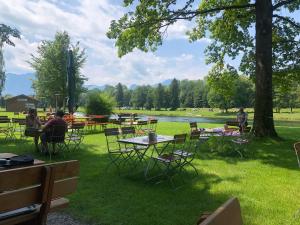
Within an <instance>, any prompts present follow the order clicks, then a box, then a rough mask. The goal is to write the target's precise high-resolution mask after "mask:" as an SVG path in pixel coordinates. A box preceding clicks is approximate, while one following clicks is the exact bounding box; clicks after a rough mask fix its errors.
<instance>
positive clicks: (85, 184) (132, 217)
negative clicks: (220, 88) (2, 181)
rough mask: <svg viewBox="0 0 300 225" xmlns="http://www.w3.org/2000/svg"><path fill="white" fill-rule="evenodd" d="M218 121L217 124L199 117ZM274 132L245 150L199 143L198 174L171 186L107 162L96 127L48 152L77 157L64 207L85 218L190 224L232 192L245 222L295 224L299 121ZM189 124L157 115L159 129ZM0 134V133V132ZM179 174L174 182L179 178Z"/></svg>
mask: <svg viewBox="0 0 300 225" xmlns="http://www.w3.org/2000/svg"><path fill="white" fill-rule="evenodd" d="M202 125H203V126H205V127H212V126H214V127H217V126H220V124H202ZM277 131H278V133H279V134H280V136H281V137H282V139H281V140H273V139H268V138H266V139H260V140H253V141H252V142H251V144H250V145H249V146H248V150H247V152H248V157H247V158H246V159H240V158H238V157H236V156H231V157H229V156H222V155H220V154H216V153H211V152H210V151H208V146H207V145H203V146H202V147H201V149H200V151H199V155H198V156H197V157H196V159H195V160H194V164H195V166H196V167H197V168H198V170H199V176H198V177H197V178H195V179H193V180H192V179H190V181H187V182H186V184H185V185H184V186H183V187H182V188H180V189H178V190H176V191H173V190H172V189H171V188H170V186H169V184H168V183H167V182H163V183H160V184H153V183H149V182H145V181H144V179H143V175H142V173H140V172H137V171H139V169H142V167H140V168H138V169H137V170H134V171H133V170H131V169H130V168H129V167H128V168H124V171H123V173H122V174H121V176H119V175H118V173H117V171H116V170H115V169H114V168H113V167H111V168H110V169H109V170H106V169H105V168H106V166H107V164H108V162H109V159H108V156H107V152H106V143H105V137H104V135H103V133H97V134H89V135H86V137H85V139H84V143H83V144H82V148H81V149H80V151H78V152H73V153H67V154H66V156H65V158H64V157H63V156H62V155H57V156H55V157H54V159H53V160H54V161H61V160H68V159H78V160H79V161H80V164H81V169H80V182H79V186H78V189H77V191H76V193H75V194H73V195H71V196H70V199H71V203H70V206H69V208H68V209H67V212H68V213H70V214H71V215H73V216H74V217H76V218H79V219H80V220H82V221H85V222H87V223H88V224H93V223H94V224H99V225H100V224H101V225H193V224H195V222H196V220H197V218H198V217H199V215H200V214H201V212H204V211H212V210H214V209H216V208H217V207H218V206H219V205H220V204H222V203H223V202H224V201H226V200H227V199H228V198H230V197H232V196H237V197H238V198H239V200H240V202H241V207H242V213H243V219H244V224H245V225H296V224H297V225H299V224H300V218H299V217H298V218H294V215H295V214H296V212H297V211H298V210H299V209H300V192H299V187H300V179H299V172H300V170H299V168H298V167H297V162H296V157H295V153H294V151H293V148H292V145H293V143H294V142H296V141H297V140H299V139H300V138H299V134H300V126H293V127H291V126H286V125H282V126H280V127H277ZM181 132H189V127H188V124H186V123H171V122H169V123H168V122H160V123H159V125H158V133H159V134H166V135H173V134H175V133H181ZM0 140H1V137H0ZM0 152H13V153H17V154H33V155H34V156H35V157H37V158H39V159H44V160H48V157H45V156H43V155H40V154H38V153H35V151H34V145H33V142H32V141H31V140H28V141H11V142H10V141H8V142H4V141H3V140H2V141H1V142H0ZM189 172H190V173H191V174H190V176H187V177H178V178H177V179H176V182H179V183H180V182H181V181H182V178H185V179H187V180H189V178H192V173H193V171H192V169H189Z"/></svg>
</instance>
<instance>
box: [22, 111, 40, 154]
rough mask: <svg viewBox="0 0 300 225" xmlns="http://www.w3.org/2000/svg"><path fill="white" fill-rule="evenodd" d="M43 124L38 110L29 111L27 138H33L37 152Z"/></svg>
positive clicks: (26, 129)
mask: <svg viewBox="0 0 300 225" xmlns="http://www.w3.org/2000/svg"><path fill="white" fill-rule="evenodd" d="M41 125H42V123H41V121H40V119H39V117H38V115H37V111H36V109H29V110H28V115H27V116H26V128H25V136H28V137H33V138H34V144H35V148H36V150H37V151H39V147H38V142H39V137H40V133H39V129H40V127H41Z"/></svg>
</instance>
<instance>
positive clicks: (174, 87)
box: [170, 78, 180, 110]
mask: <svg viewBox="0 0 300 225" xmlns="http://www.w3.org/2000/svg"><path fill="white" fill-rule="evenodd" d="M179 91H180V90H179V83H178V80H176V79H175V78H174V79H173V80H172V82H171V84H170V107H171V110H176V109H177V108H179V107H180V101H179V94H180V93H179Z"/></svg>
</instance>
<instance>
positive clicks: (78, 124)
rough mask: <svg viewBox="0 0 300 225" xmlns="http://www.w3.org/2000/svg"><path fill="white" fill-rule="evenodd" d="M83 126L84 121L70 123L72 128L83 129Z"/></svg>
mask: <svg viewBox="0 0 300 225" xmlns="http://www.w3.org/2000/svg"><path fill="white" fill-rule="evenodd" d="M84 127H85V123H73V124H72V125H71V129H74V130H78V129H84Z"/></svg>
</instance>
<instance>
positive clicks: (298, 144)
mask: <svg viewBox="0 0 300 225" xmlns="http://www.w3.org/2000/svg"><path fill="white" fill-rule="evenodd" d="M294 149H295V153H296V157H297V161H298V166H299V168H300V142H296V143H295V144H294Z"/></svg>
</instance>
